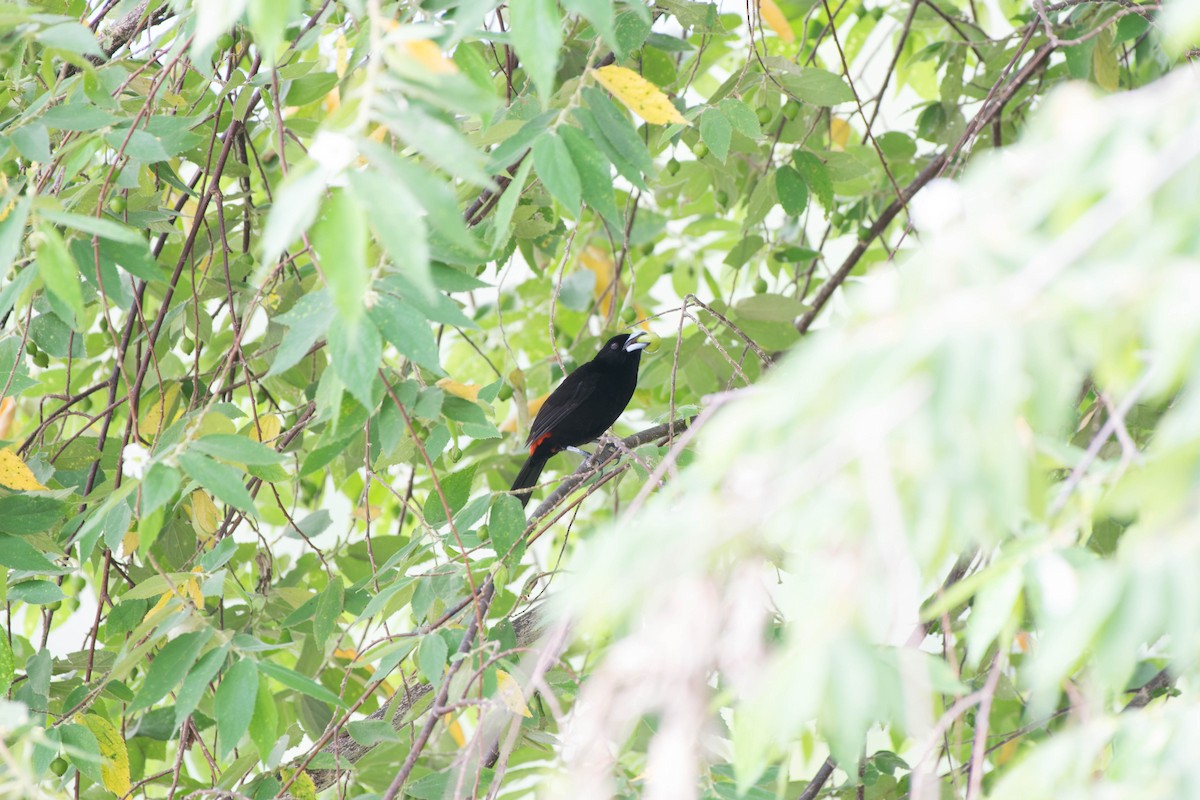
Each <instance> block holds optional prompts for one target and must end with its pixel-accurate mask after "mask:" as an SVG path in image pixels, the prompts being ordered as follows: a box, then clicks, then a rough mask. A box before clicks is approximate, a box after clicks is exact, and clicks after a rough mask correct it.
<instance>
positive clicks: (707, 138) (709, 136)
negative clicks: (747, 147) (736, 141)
mask: <svg viewBox="0 0 1200 800" xmlns="http://www.w3.org/2000/svg"><path fill="white" fill-rule="evenodd" d="M700 138H701V139H703V140H704V143H705V144H706V145H708V149H709V151H711V152H712V154H713V155H714V156H716V157H717V158H718V159H719V160H720V161H721V162H722V163H724V161H725V157H726V156H728V155H729V143H730V141H731V140H732V139H733V125H731V124H730V123H729V118H728V117H726V116H725V115H724V114H722V113H721V112H720V111H719V110H718V109H715V108H706V109H705V110H704V112H703V113H702V114H701V115H700Z"/></svg>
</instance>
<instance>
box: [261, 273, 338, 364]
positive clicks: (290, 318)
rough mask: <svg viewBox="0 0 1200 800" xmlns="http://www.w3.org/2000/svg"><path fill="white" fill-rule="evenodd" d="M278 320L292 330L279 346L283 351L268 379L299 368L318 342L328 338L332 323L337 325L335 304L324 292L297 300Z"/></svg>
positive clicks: (314, 293) (280, 350) (307, 295)
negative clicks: (324, 337)
mask: <svg viewBox="0 0 1200 800" xmlns="http://www.w3.org/2000/svg"><path fill="white" fill-rule="evenodd" d="M275 321H276V322H279V323H282V324H284V325H288V326H289V327H288V330H287V333H285V334H284V335H283V341H281V342H280V343H279V349H278V350H276V351H275V360H274V361H272V362H271V369H270V370H269V371H268V372H267V377H271V376H273V375H278V374H279V373H281V372H287V371H288V370H289V369H291V368H292V367H294V366H296V364H298V363H300V359H302V358H304V356H305V354H306V353H308V351H309V350H311V349H312V346H313V345H314V344H316V343H317V340H318V339H320V338H321V337H322V336H324V335H325V332H326V331H327V330H328V329H329V324H330V323H331V322H333V301H331V300H330V299H329V292H327V291H325V290H324V289H322V290H321V291H317V292H309V293H308V294H305V295H303V296H302V297H301V298H300V299H299V300H297V301H296V304H295V305H294V306H292V307H291V308H290V309H288V312H287V313H286V314H281V315H280V316H278V317H276V318H275Z"/></svg>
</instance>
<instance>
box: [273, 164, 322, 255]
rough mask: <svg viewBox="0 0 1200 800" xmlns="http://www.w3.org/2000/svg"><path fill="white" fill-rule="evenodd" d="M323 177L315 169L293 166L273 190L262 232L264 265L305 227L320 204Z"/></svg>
mask: <svg viewBox="0 0 1200 800" xmlns="http://www.w3.org/2000/svg"><path fill="white" fill-rule="evenodd" d="M324 192H325V178H324V176H323V175H322V174H321V173H320V172H319V171H317V170H316V169H308V170H307V171H304V170H300V169H296V170H292V172H291V173H290V174H289V175H288V177H287V179H286V180H284V181H283V183H282V184H281V185H280V186H279V188H278V189H277V190H276V191H275V198H274V202H272V204H271V211H270V213H269V214H268V215H267V226H266V229H265V230H264V231H263V235H262V249H263V259H262V263H263V265H264V266H271V265H273V264H274V263H275V261H276V260H277V259H278V258H279V255H280V254H281V253H282V252H283V251H284V249H285V248H286V247H287V246H288V245H290V244H291V243H292V242H294V241H296V240H297V239H299V238H300V234H302V233H304V232H305V231H306V230H308V226H309V225H311V224H312V222H313V220H314V219H316V217H317V211H318V210H319V209H320V207H321V195H322V194H323V193H324Z"/></svg>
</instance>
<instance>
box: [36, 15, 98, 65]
mask: <svg viewBox="0 0 1200 800" xmlns="http://www.w3.org/2000/svg"><path fill="white" fill-rule="evenodd" d="M37 40H38V41H39V42H40V43H41V44H42V45H44V46H46V47H53V48H56V49H58V50H67V51H70V52H72V53H79V54H81V55H85V56H96V57H97V58H107V57H108V56H107V55H106V54H105V52H104V51H103V50H101V49H100V43H99V42H97V41H96V36H95V35H94V34H93V33H92V32H91V30H89V29H88V28H86V27H84V26H83V25H80V24H79V23H78V22H60V23H59V24H57V25H51V26H50V27H48V28H43V29H42V30H41V31H39V32H38V34H37Z"/></svg>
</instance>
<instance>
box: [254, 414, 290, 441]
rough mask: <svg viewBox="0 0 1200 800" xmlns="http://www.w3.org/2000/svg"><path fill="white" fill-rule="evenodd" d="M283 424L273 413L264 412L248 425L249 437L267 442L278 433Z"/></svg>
mask: <svg viewBox="0 0 1200 800" xmlns="http://www.w3.org/2000/svg"><path fill="white" fill-rule="evenodd" d="M282 430H283V425H282V424H281V423H280V422H279V417H277V416H275V415H274V414H264V415H262V416H261V417H259V418H258V420H257V421H256V422H255V423H254V424H251V426H250V438H251V439H253V440H254V441H256V442H269V441H272V440H273V439H274V438H275V437H276V436H278V435H279V433H280V431H282Z"/></svg>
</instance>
